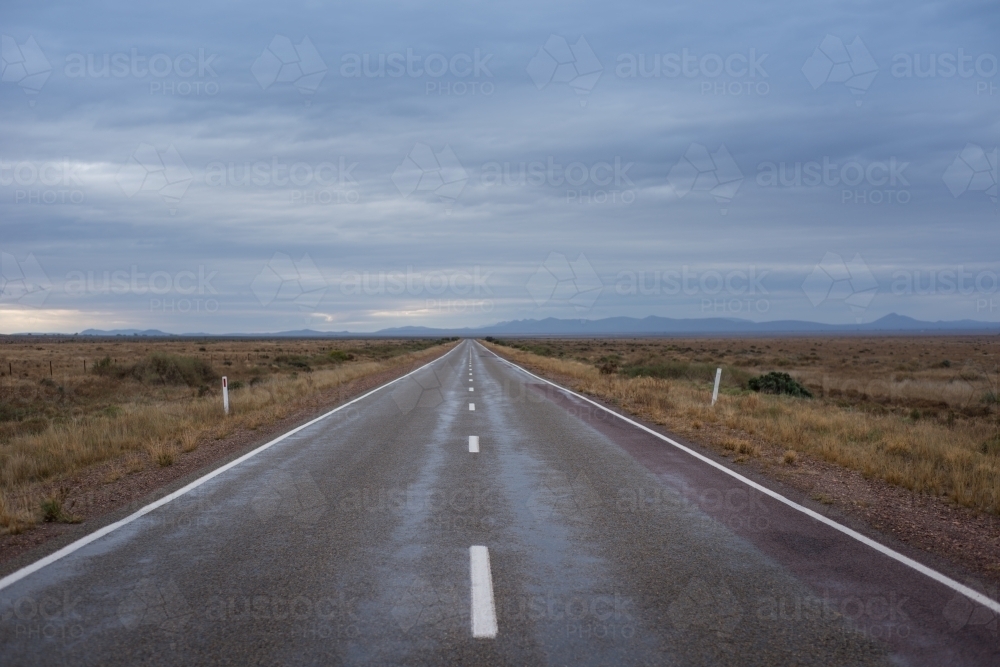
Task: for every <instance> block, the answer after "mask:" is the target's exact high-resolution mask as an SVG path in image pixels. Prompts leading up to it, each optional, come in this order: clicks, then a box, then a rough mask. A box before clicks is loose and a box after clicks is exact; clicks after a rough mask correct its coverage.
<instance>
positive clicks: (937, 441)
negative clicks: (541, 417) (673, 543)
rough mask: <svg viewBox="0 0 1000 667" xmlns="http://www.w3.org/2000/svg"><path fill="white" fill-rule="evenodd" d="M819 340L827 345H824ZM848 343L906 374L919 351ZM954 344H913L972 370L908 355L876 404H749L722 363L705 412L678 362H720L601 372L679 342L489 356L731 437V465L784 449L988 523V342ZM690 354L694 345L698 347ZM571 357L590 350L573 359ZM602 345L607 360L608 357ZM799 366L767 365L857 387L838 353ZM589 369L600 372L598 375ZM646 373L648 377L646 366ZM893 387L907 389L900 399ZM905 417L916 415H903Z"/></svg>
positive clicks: (703, 396) (839, 396) (553, 347)
mask: <svg viewBox="0 0 1000 667" xmlns="http://www.w3.org/2000/svg"><path fill="white" fill-rule="evenodd" d="M824 342H826V343H827V344H828V345H833V344H834V343H835V342H836V341H829V340H827V341H824ZM849 342H850V344H853V345H855V346H859V347H866V348H868V349H870V348H872V347H874V346H875V345H881V346H882V350H883V352H884V353H885V354H886V356H887V357H888V358H891V359H892V363H893V364H894V365H897V366H907V367H913V366H914V364H913V363H912V362H911V361H910V360H908V359H907V358H901V356H900V355H899V354H898V351H899V349H900V348H903V347H906V346H910V347H913V348H914V349H919V346H920V345H921V341H920V339H905V345H900V344H899V343H898V341H897V342H896V344H895V345H893V341H892V339H889V340H884V341H878V340H876V342H874V343H873V342H872V341H871V340H869V341H867V342H866V341H863V340H854V341H849ZM961 343H962V341H957V340H955V339H946V340H945V341H944V342H940V339H928V340H927V341H924V342H923V345H924V347H929V348H934V347H935V346H938V347H940V346H948V347H949V349H948V354H949V355H950V356H951V358H952V359H959V360H961V359H962V355H963V354H964V355H965V356H966V357H969V358H973V359H975V360H976V361H977V362H978V365H977V366H976V368H977V369H980V370H976V371H975V372H973V370H970V369H971V368H973V366H972V364H969V363H958V364H956V363H955V362H952V363H951V364H950V365H948V366H946V365H943V364H941V361H940V356H941V354H940V352H938V353H937V354H934V353H933V352H931V353H928V352H926V351H924V352H923V353H918V354H917V358H922V357H926V356H929V355H930V354H934V356H933V357H932V360H933V361H932V362H930V363H924V365H925V366H928V367H927V368H923V370H920V369H915V370H911V371H907V372H911V373H915V374H918V375H921V374H922V375H921V377H922V379H921V380H919V381H914V382H911V383H910V384H909V385H907V382H910V381H909V380H905V379H904V380H900V381H899V382H898V383H896V384H893V382H895V381H892V382H890V381H886V382H883V383H881V384H878V383H873V382H869V383H868V386H869V387H872V386H873V384H878V386H883V387H886V388H887V389H886V395H885V396H883V397H882V398H883V399H884V400H882V401H876V400H875V399H876V398H878V397H877V396H873V395H872V392H871V391H869V392H868V393H862V392H855V393H854V394H850V393H849V392H846V391H841V390H838V391H835V392H830V391H823V390H822V387H820V388H819V389H820V390H819V391H818V396H817V398H814V399H802V398H791V397H787V396H774V395H766V394H756V393H753V392H749V391H747V390H745V389H742V388H741V387H740V383H739V381H738V380H737V381H734V380H733V376H739V373H738V371H739V369H738V368H736V367H734V366H728V365H725V364H724V366H725V367H726V369H727V370H726V373H725V376H728V386H727V387H725V388H724V391H723V392H722V394H720V396H719V402H718V403H717V404H716V405H715V406H714V407H712V406H710V405H709V402H710V394H711V375H706V376H705V377H704V378H701V377H700V376H697V375H696V376H695V377H685V372H682V371H683V370H684V368H685V367H684V366H683V362H685V361H687V363H688V366H687V367H686V368H688V369H690V368H691V367H692V366H693V365H694V364H696V363H700V364H702V365H705V366H706V367H708V368H712V367H714V366H715V365H716V364H717V363H724V362H720V360H719V358H718V357H713V356H711V353H710V352H706V351H704V350H702V351H701V352H700V353H699V351H695V352H694V355H693V356H695V357H696V359H694V360H691V359H690V358H689V359H688V360H685V359H674V362H675V363H676V364H677V365H676V366H675V367H668V366H666V365H665V362H663V363H660V362H657V363H659V366H657V365H656V364H653V366H655V367H656V368H667V372H665V373H663V374H668V375H677V376H678V377H676V378H663V379H661V378H654V377H627V376H623V375H622V374H621V373H620V372H610V373H609V372H608V369H607V367H606V366H607V364H608V359H609V357H612V358H613V357H617V358H616V359H614V360H615V361H616V362H617V366H618V368H619V369H621V368H628V366H625V365H623V364H628V363H629V361H628V353H629V352H630V348H631V351H634V350H636V349H639V350H640V352H639V353H638V354H639V355H642V354H643V352H642V346H643V345H646V346H653V347H654V348H655V347H656V346H659V347H660V348H661V349H665V348H667V347H668V346H669V347H671V348H674V349H678V348H680V349H687V350H691V349H692V348H691V347H690V346H685V345H684V343H683V342H681V343H678V342H677V341H654V342H648V341H646V342H643V341H624V342H620V341H617V342H616V341H610V342H608V341H605V342H603V343H602V342H594V341H565V342H560V341H546V342H545V343H534V344H527V345H521V347H526V348H529V349H527V350H526V349H516V348H512V347H509V346H508V345H509V344H506V345H502V346H497V345H491V347H492V348H493V349H494V350H495V351H497V352H498V353H500V354H502V355H504V356H506V357H508V358H510V359H512V360H513V361H516V362H519V363H526V364H528V365H530V366H532V367H534V368H536V369H538V370H540V371H541V372H543V373H549V374H556V375H560V376H563V377H566V376H568V377H570V378H572V379H573V380H574V383H573V384H574V387H573V388H574V389H576V390H579V391H581V392H584V393H587V394H591V395H593V396H597V397H600V398H602V399H604V400H606V401H608V402H611V403H613V404H615V405H618V406H621V407H622V408H623V409H625V410H627V411H629V412H631V413H633V414H636V415H639V416H641V417H643V418H645V419H648V420H650V421H652V422H655V423H659V424H663V425H666V426H667V427H669V428H670V429H672V430H674V431H676V432H678V433H682V434H685V433H694V432H696V431H697V430H698V429H700V428H701V426H702V424H718V425H722V426H724V427H726V428H727V429H729V430H730V432H731V433H735V434H737V435H735V436H733V437H730V438H728V439H725V440H723V442H722V445H723V447H724V448H725V449H727V450H729V451H732V452H734V453H735V454H737V455H738V458H737V459H736V460H737V461H739V460H741V459H743V460H745V458H749V457H754V456H759V455H760V451H759V449H758V448H757V447H756V446H755V445H754V444H753V442H754V441H764V442H767V443H770V444H773V445H775V446H777V447H780V448H781V449H785V450H788V451H787V452H786V453H785V455H784V457H783V462H784V463H786V464H792V463H794V462H795V460H796V458H797V456H798V454H797V452H799V453H803V454H808V455H811V456H815V457H818V458H820V459H823V460H826V461H829V462H832V463H835V464H838V465H841V466H843V467H845V468H850V469H853V470H857V471H860V472H861V473H863V474H864V475H866V476H869V477H875V478H880V479H883V480H885V481H887V482H889V483H891V484H894V485H897V486H901V487H904V488H907V489H910V490H912V491H915V492H922V493H930V494H938V495H945V496H947V497H949V498H951V499H953V500H954V501H956V502H958V503H960V504H962V505H965V506H969V507H975V508H978V509H981V510H984V511H988V512H992V513H994V514H1000V455H998V454H996V453H993V452H994V450H993V449H992V448H991V446H990V445H989V444H988V443H991V442H994V441H996V438H997V431H998V422H997V415H996V406H995V405H983V403H982V402H980V401H975V400H974V398H975V397H976V396H978V395H981V394H982V392H983V391H984V390H985V389H988V388H989V382H990V376H989V374H988V373H986V372H983V371H982V370H981V368H983V367H988V364H989V361H990V358H988V357H987V358H985V359H984V358H983V357H986V356H987V355H985V354H983V348H985V349H986V350H989V349H990V346H991V345H992V346H995V345H996V343H995V342H992V341H987V343H986V344H984V343H983V341H982V340H981V339H970V340H967V341H966V342H965V348H964V349H959V348H961V347H962V345H961ZM515 344H518V343H515ZM702 344H703V345H704V344H706V343H705V342H704V341H702ZM708 344H714V345H716V346H717V347H719V348H720V349H725V348H727V347H728V348H732V347H734V346H737V345H745V344H746V342H745V341H725V340H722V341H709V342H708ZM765 344H767V345H769V346H770V345H772V344H773V346H774V347H782V348H784V349H785V350H787V349H788V348H791V347H793V346H795V345H799V346H800V347H801V346H807V347H812V348H813V349H814V350H815V349H816V345H817V343H816V341H815V340H812V341H810V340H809V339H802V340H800V341H798V342H796V341H794V340H793V341H789V340H787V339H778V340H777V341H757V344H755V345H753V346H751V347H757V346H758V345H759V346H760V347H761V348H763V347H764V346H765ZM531 345H544V346H545V347H546V348H547V350H541V351H542V352H543V353H546V352H547V353H548V354H549V355H551V356H542V355H540V354H537V353H535V351H534V350H531V349H530V348H531ZM561 345H562V346H561ZM616 346H617V347H616ZM580 347H589V348H590V349H589V350H583V351H582V352H583V353H582V354H581V353H580V352H579V350H580ZM609 347H610V348H611V349H612V350H615V351H612V352H609V351H608V348H609ZM574 349H576V350H578V352H577V353H576V354H573V352H572V351H573V350H574ZM650 349H652V348H649V347H647V349H646V351H645V355H646V357H648V356H649V355H650V354H651V352H650ZM560 353H561V356H560ZM574 356H575V357H577V358H573V357H574ZM720 356H724V355H720ZM853 356H859V355H853ZM808 358H809V359H811V361H809V362H808V363H809V364H812V365H813V366H815V367H816V368H814V369H813V370H812V371H811V372H812V376H810V374H809V373H807V372H804V371H799V370H798V369H795V368H794V367H793V368H787V365H786V366H785V367H782V366H780V365H779V366H777V369H780V370H786V369H787V370H788V372H793V374H794V375H796V376H797V377H798V378H800V380H802V379H805V381H806V382H808V378H809V377H826V378H827V382H828V384H830V385H834V384H835V385H838V386H840V387H844V386H846V385H848V384H849V383H850V382H854V381H855V380H857V377H856V375H855V374H854V373H855V367H856V366H857V364H853V363H847V364H843V363H841V358H840V356H839V355H838V356H837V357H836V358H835V361H834V362H833V363H827V364H826V365H825V366H824V365H823V360H822V357H820V356H819V355H818V354H816V355H808ZM828 361H829V360H828ZM931 364H933V365H931ZM864 365H865V364H862V366H864ZM867 365H869V366H871V365H873V364H867ZM955 365H957V366H958V367H959V369H962V368H965V369H966V376H967V377H968V379H966V380H960V381H961V382H964V383H965V384H964V385H963V387H964V390H963V391H962V392H955V391H949V390H948V385H949V384H952V385H953V384H955V382H954V378H955V377H956V373H955V368H954V367H953V366H955ZM601 366H605V369H604V371H603V372H602V370H601ZM646 366H647V367H651V366H650V364H648V363H647V364H646ZM949 366H952V367H949ZM633 367H634V366H633ZM670 368H673V369H674V370H670ZM758 368H759V371H758V372H760V373H763V372H765V371H768V370H774V369H775V367H769V366H767V365H763V364H759V365H758ZM678 369H680V370H678ZM675 371H676V372H675ZM698 372H700V371H698ZM959 372H961V370H960V371H959ZM861 373H862V374H864V375H867V376H868V377H869V379H870V380H871V379H875V380H877V379H878V374H877V373H873V372H871V371H861ZM744 377H745V375H744ZM977 383H978V384H977ZM904 387H909V388H908V389H906V390H905V391H904V389H903V388H904ZM813 388H815V386H814V387H813ZM852 396H853V400H851V398H852ZM907 401H909V402H907ZM914 402H916V403H917V404H919V405H924V406H927V405H931V406H935V407H932V408H928V407H924V408H923V409H920V408H917V407H913V405H914ZM915 410H916V411H917V413H918V414H914V411H915ZM984 443H986V444H984Z"/></svg>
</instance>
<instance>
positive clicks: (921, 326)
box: [79, 313, 1000, 338]
mask: <svg viewBox="0 0 1000 667" xmlns="http://www.w3.org/2000/svg"><path fill="white" fill-rule="evenodd" d="M931 332H955V333H961V332H974V333H1000V322H979V321H976V320H952V321H941V320H939V321H937V322H925V321H921V320H915V319H913V318H912V317H906V316H905V315H897V314H896V313H892V314H890V315H886V316H885V317H882V318H879V319H877V320H875V321H874V322H867V323H864V324H823V323H820V322H807V321H803V320H774V321H771V322H751V321H750V320H742V319H737V318H727V317H709V318H700V319H674V318H670V317H657V316H654V315H651V316H649V317H644V318H642V319H639V318H634V317H608V318H604V319H600V320H582V319H580V320H566V319H557V318H554V317H549V318H546V319H543V320H514V321H510V322H498V323H496V324H491V325H488V326H484V327H476V328H472V327H465V328H460V329H438V328H431V327H393V328H389V329H381V330H379V331H376V332H373V333H355V332H350V331H315V330H313V329H299V330H295V331H279V332H276V333H255V334H249V333H231V334H221V335H219V337H281V338H345V337H352V336H382V337H417V336H670V335H680V334H709V335H711V334H796V333H799V334H809V333H816V334H822V333H931ZM79 335H81V336H146V337H164V336H176V335H180V336H189V337H193V336H197V337H209V336H215V334H205V333H185V334H170V333H166V332H164V331H160V330H159V329H145V330H140V329H112V330H109V331H106V330H101V329H87V330H85V331H81V332H80V334H79Z"/></svg>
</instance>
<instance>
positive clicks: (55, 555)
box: [0, 345, 458, 591]
mask: <svg viewBox="0 0 1000 667" xmlns="http://www.w3.org/2000/svg"><path fill="white" fill-rule="evenodd" d="M456 349H458V346H457V345H456V346H455V347H453V348H452V349H451V350H448V352H446V353H444V354H443V355H441V356H440V357H438V358H437V359H434V360H432V361H429V362H427V363H426V364H424V365H423V366H421V367H419V368H415V369H413V370H412V371H410V372H409V373H407V374H406V375H400V376H399V377H398V378H396V379H395V380H390V381H389V382H386V383H385V384H383V385H380V386H378V387H376V388H375V389H372V390H371V391H369V392H367V393H365V394H362V395H361V396H358V397H357V398H354V399H351V400H350V401H348V402H347V403H344V404H343V405H339V406H337V407H336V408H334V409H333V410H330V411H329V412H327V413H326V414H323V415H320V416H319V417H316V418H315V419H313V420H311V421H308V422H306V423H305V424H302V425H301V426H297V427H295V428H293V429H292V430H291V431H288V432H287V433H283V434H281V435H279V436H278V437H277V438H275V439H274V440H271V441H270V442H268V443H265V444H263V445H261V446H260V447H258V448H257V449H254V450H252V451H249V452H247V453H246V454H244V455H243V456H241V457H239V458H238V459H234V460H232V461H230V462H229V463H227V464H225V465H224V466H220V467H218V468H216V469H215V470H213V471H212V472H210V473H208V474H206V475H204V476H203V477H199V478H198V479H196V480H194V481H193V482H191V483H190V484H188V485H187V486H184V487H181V488H180V489H177V490H176V491H174V492H173V493H170V494H167V495H165V496H163V497H162V498H160V499H159V500H155V501H153V502H151V503H150V504H148V505H146V506H145V507H143V508H141V509H139V510H137V511H136V512H134V513H132V514H130V515H128V516H127V517H125V518H124V519H119V520H118V521H115V522H114V523H109V524H108V525H106V526H104V527H103V528H99V529H98V530H95V531H94V532H92V533H89V534H87V535H84V536H83V537H81V538H80V539H78V540H76V541H75V542H71V543H69V544H67V545H66V546H64V547H63V548H62V549H59V550H58V551H54V552H52V553H50V554H49V555H48V556H45V557H44V558H41V559H39V560H37V561H35V562H34V563H31V564H30V565H25V566H24V567H22V568H21V569H20V570H16V571H14V572H11V573H10V574H8V575H7V576H6V577H4V578H3V579H0V591H2V590H3V589H5V588H7V587H8V586H10V585H11V584H14V583H16V582H18V581H20V580H21V579H24V578H25V577H27V576H29V575H31V574H34V573H35V572H37V571H39V570H41V569H42V568H43V567H46V566H48V565H51V564H52V563H54V562H56V561H57V560H60V559H62V558H65V557H66V556H68V555H70V554H71V553H73V552H74V551H77V550H79V549H82V548H83V547H85V546H87V545H88V544H90V543H91V542H94V541H96V540H99V539H101V538H102V537H104V536H105V535H107V534H108V533H111V532H113V531H115V530H118V529H119V528H121V527H122V526H125V525H128V524H130V523H132V522H133V521H135V520H136V519H138V518H140V517H142V516H145V515H146V514H149V513H150V512H152V511H153V510H155V509H157V508H159V507H162V506H163V505H166V504H167V503H169V502H170V501H172V500H176V499H177V498H180V497H181V496H183V495H184V494H186V493H187V492H188V491H191V490H193V489H196V488H198V487H199V486H201V485H202V484H204V483H205V482H207V481H209V480H210V479H212V478H214V477H217V476H219V475H221V474H222V473H224V472H226V471H227V470H229V469H230V468H234V467H236V466H238V465H239V464H241V463H243V462H244V461H246V460H247V459H250V458H252V457H254V456H256V455H257V454H260V453H261V452H262V451H264V450H265V449H268V448H270V447H272V446H273V445H276V444H278V443H279V442H281V441H282V440H284V439H285V438H287V437H289V436H291V435H294V434H296V433H298V432H299V431H301V430H303V429H305V428H308V427H310V426H312V425H313V424H315V423H316V422H319V421H322V420H324V419H326V418H327V417H329V416H330V415H332V414H333V413H335V412H339V411H341V410H343V409H344V408H346V407H347V406H349V405H351V404H352V403H357V402H358V401H360V400H362V399H365V398H368V397H369V396H371V395H372V394H374V393H375V392H377V391H381V390H382V389H385V388H386V387H388V386H390V385H393V384H395V383H397V382H399V381H400V380H402V379H404V378H406V377H409V376H410V375H413V374H414V373H416V372H417V371H420V370H423V369H424V368H427V367H428V366H430V365H431V364H433V363H436V362H438V361H441V360H442V359H444V358H445V357H447V356H448V355H449V354H451V353H452V352H453V351H455V350H456Z"/></svg>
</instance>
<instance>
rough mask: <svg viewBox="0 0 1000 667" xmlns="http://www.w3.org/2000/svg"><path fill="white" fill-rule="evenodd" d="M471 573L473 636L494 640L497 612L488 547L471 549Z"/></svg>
mask: <svg viewBox="0 0 1000 667" xmlns="http://www.w3.org/2000/svg"><path fill="white" fill-rule="evenodd" d="M469 571H470V573H471V576H472V636H473V637H477V638H480V639H493V638H494V637H496V636H497V611H496V605H495V604H494V603H493V574H492V573H491V572H490V552H489V550H488V549H487V548H486V547H469Z"/></svg>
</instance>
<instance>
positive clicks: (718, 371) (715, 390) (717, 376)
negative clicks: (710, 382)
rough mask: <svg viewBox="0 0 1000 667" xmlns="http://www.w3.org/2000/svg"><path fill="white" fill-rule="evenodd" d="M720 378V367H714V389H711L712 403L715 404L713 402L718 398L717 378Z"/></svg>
mask: <svg viewBox="0 0 1000 667" xmlns="http://www.w3.org/2000/svg"><path fill="white" fill-rule="evenodd" d="M721 379H722V369H721V368H716V369H715V389H713V390H712V405H715V402H716V401H717V400H719V380H721Z"/></svg>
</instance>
